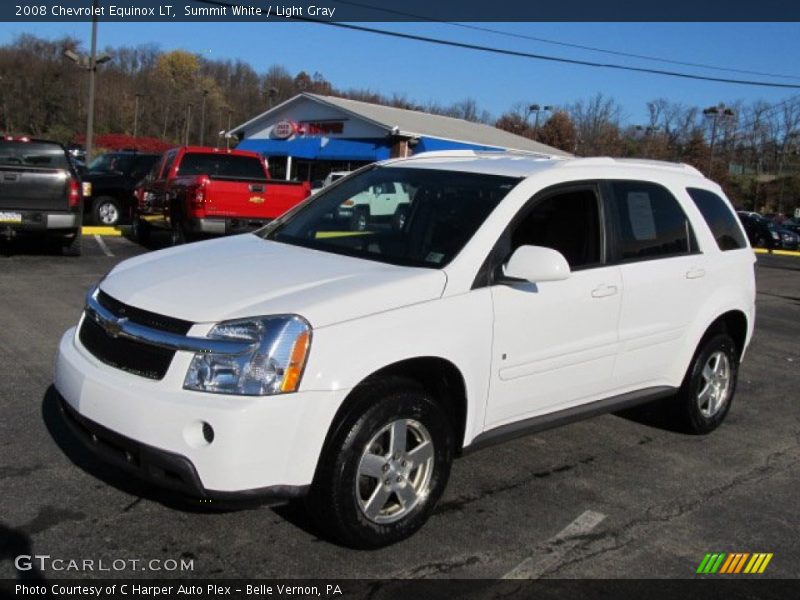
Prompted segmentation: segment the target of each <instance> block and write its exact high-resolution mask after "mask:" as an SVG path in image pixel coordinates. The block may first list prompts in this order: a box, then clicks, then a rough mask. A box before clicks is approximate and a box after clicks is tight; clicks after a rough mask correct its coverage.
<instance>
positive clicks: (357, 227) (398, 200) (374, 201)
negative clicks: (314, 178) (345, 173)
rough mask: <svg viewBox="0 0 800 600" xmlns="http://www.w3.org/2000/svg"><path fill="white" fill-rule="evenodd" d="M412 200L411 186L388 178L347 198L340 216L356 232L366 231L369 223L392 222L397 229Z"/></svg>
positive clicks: (401, 224)
mask: <svg viewBox="0 0 800 600" xmlns="http://www.w3.org/2000/svg"><path fill="white" fill-rule="evenodd" d="M410 203H411V196H410V195H409V190H408V188H407V187H406V186H404V185H403V184H402V183H397V182H394V181H388V182H385V183H381V184H378V185H374V186H370V187H369V188H368V189H366V190H364V191H363V192H361V193H359V194H356V195H355V196H353V197H352V198H349V199H347V200H345V201H344V202H343V203H342V205H341V206H340V207H339V215H338V216H339V218H340V219H347V220H348V221H349V222H350V228H351V229H353V230H354V231H366V229H367V228H368V227H369V225H370V223H391V224H392V225H393V226H394V227H395V228H396V229H402V227H403V224H404V223H405V219H406V216H407V215H408V207H409V205H410Z"/></svg>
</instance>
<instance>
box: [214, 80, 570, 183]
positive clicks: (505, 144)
mask: <svg viewBox="0 0 800 600" xmlns="http://www.w3.org/2000/svg"><path fill="white" fill-rule="evenodd" d="M228 135H230V136H236V137H237V138H238V139H239V140H240V141H239V143H238V145H237V146H236V147H237V148H238V149H241V150H252V151H256V152H259V153H261V154H263V155H264V156H266V157H267V158H268V160H269V165H270V171H271V174H272V176H273V177H274V178H276V179H300V180H305V181H314V180H320V179H323V178H324V177H325V176H326V175H327V174H328V173H330V172H331V171H351V170H353V169H356V168H358V167H360V166H362V165H365V164H368V163H372V162H375V161H378V160H385V159H387V158H396V157H405V156H411V155H412V154H418V153H420V152H428V151H431V150H485V151H500V150H519V151H524V152H532V153H537V154H543V155H548V156H569V155H568V154H567V153H566V152H563V151H562V150H558V149H557V148H553V147H551V146H547V145H545V144H540V143H539V142H535V141H533V140H529V139H528V138H524V137H522V136H518V135H514V134H513V133H509V132H507V131H503V130H501V129H497V128H496V127H491V126H489V125H484V124H481V123H473V122H471V121H465V120H463V119H455V118H452V117H443V116H440V115H433V114H429V113H424V112H421V111H417V110H408V109H403V108H394V107H391V106H382V105H379V104H371V103H369V102H360V101H357V100H348V99H346V98H336V97H333V96H320V95H317V94H309V93H302V94H299V95H297V96H295V97H293V98H291V99H289V100H287V101H286V102H283V103H281V104H279V105H278V106H275V107H274V108H271V109H270V110H268V111H266V112H264V113H262V114H260V115H258V116H256V117H254V118H252V119H250V120H249V121H247V122H246V123H242V124H241V125H239V126H237V127H235V128H233V129H232V130H231V131H229V132H228Z"/></svg>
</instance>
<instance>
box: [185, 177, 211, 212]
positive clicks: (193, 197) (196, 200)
mask: <svg viewBox="0 0 800 600" xmlns="http://www.w3.org/2000/svg"><path fill="white" fill-rule="evenodd" d="M208 182H209V180H208V178H207V177H204V178H203V179H201V180H200V181H199V182H198V183H197V185H196V186H195V187H194V189H192V190H191V191H190V193H189V206H190V208H191V209H192V210H203V209H204V208H205V203H206V184H207V183H208Z"/></svg>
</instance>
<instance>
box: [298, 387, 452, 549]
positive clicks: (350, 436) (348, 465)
mask: <svg viewBox="0 0 800 600" xmlns="http://www.w3.org/2000/svg"><path fill="white" fill-rule="evenodd" d="M355 393H356V394H358V397H357V398H355V401H356V405H355V406H356V408H355V409H354V410H351V411H349V413H347V414H346V415H345V416H344V418H343V421H342V422H341V423H339V424H338V426H336V427H335V428H334V430H333V434H332V436H331V437H330V438H329V440H328V441H327V443H326V446H325V450H323V455H322V457H321V459H320V463H319V466H318V469H317V475H316V477H315V480H314V485H313V486H312V489H311V492H310V494H309V498H308V505H309V509H310V511H311V513H312V515H313V517H314V518H315V520H316V521H317V522H318V523H319V525H320V527H322V528H323V529H325V530H326V531H327V532H328V533H329V534H330V535H331V537H333V538H334V539H336V540H337V541H339V542H341V543H343V544H345V545H347V546H351V547H355V548H379V547H382V546H386V545H388V544H393V543H395V542H398V541H400V540H402V539H405V538H407V537H409V536H410V535H412V534H413V533H414V532H415V531H417V530H418V529H419V528H420V527H422V525H423V524H424V523H425V521H426V520H427V519H428V517H429V516H430V515H431V513H432V512H433V509H434V506H435V505H436V502H437V501H438V500H439V498H440V497H441V495H442V493H443V492H444V488H445V486H446V485H447V479H448V477H449V474H450V465H451V463H452V459H453V448H454V445H455V442H454V436H453V431H452V427H451V426H450V423H449V421H448V418H447V415H446V414H445V412H444V411H443V409H442V408H441V407H440V406H439V405H438V404H437V403H436V402H435V401H434V400H433V399H432V398H431V397H430V396H429V395H428V394H427V393H426V392H425V391H424V390H422V389H421V388H419V387H418V386H416V385H415V384H414V383H413V382H410V381H406V380H403V379H396V378H392V379H387V380H384V381H381V382H377V383H374V384H372V385H368V386H365V387H364V388H362V389H361V390H357V391H356V392H355Z"/></svg>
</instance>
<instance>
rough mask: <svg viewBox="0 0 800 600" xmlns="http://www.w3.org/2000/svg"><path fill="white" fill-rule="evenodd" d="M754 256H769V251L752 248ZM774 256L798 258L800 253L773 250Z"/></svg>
mask: <svg viewBox="0 0 800 600" xmlns="http://www.w3.org/2000/svg"><path fill="white" fill-rule="evenodd" d="M753 252H755V253H756V254H769V250H767V249H765V248H753ZM772 253H773V254H774V255H775V256H800V251H797V250H773V251H772Z"/></svg>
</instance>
